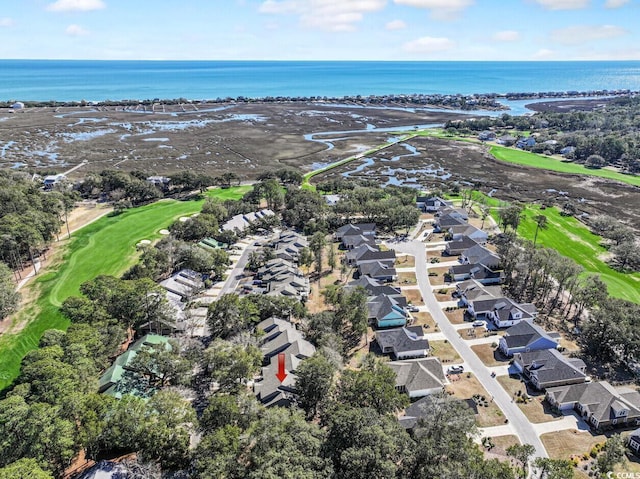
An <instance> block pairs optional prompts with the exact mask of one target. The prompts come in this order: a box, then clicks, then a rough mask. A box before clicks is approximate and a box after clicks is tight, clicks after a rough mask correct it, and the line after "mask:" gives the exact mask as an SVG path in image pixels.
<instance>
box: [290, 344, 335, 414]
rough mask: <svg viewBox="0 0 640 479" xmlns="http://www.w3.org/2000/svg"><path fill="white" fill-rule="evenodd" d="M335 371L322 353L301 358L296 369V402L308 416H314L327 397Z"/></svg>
mask: <svg viewBox="0 0 640 479" xmlns="http://www.w3.org/2000/svg"><path fill="white" fill-rule="evenodd" d="M335 371H336V369H335V366H334V365H333V364H332V363H331V362H329V360H328V359H327V358H326V357H325V356H323V355H322V354H315V355H314V356H312V357H310V358H308V359H305V360H303V361H302V362H301V363H300V365H299V366H298V368H297V369H296V376H297V379H296V391H297V393H298V403H299V404H300V407H301V408H302V409H304V411H305V412H306V413H307V417H308V418H314V417H315V416H316V415H317V414H318V410H319V408H320V407H321V406H322V404H323V403H324V402H325V401H326V400H327V399H328V397H329V390H330V389H331V385H332V383H333V376H334V373H335Z"/></svg>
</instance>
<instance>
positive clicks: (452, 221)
mask: <svg viewBox="0 0 640 479" xmlns="http://www.w3.org/2000/svg"><path fill="white" fill-rule="evenodd" d="M466 224H468V223H467V220H465V219H463V218H460V217H458V216H452V215H449V214H447V215H443V216H438V217H436V218H435V219H434V220H433V231H434V233H444V232H445V231H447V230H448V229H449V228H451V227H452V226H461V225H466Z"/></svg>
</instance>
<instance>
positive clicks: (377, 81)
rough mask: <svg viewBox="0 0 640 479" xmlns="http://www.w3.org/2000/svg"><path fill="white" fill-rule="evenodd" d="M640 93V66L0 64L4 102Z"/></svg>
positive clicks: (601, 63)
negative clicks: (563, 92) (419, 94)
mask: <svg viewBox="0 0 640 479" xmlns="http://www.w3.org/2000/svg"><path fill="white" fill-rule="evenodd" d="M603 89H608V90H617V89H629V90H640V61H598V62H369V61H367V62H327V61H322V62H306V61H305V62H303V61H291V62H279V61H94V60H0V100H4V101H49V100H55V101H80V100H86V101H104V100H126V99H128V100H131V99H134V100H147V99H155V98H158V99H176V98H186V99H189V100H205V99H210V100H214V99H218V98H227V97H231V98H237V97H249V98H261V97H268V96H271V97H276V96H288V97H295V96H306V97H308V96H320V97H324V96H327V97H343V96H354V95H363V96H365V95H386V94H413V93H421V94H438V93H439V94H456V93H461V94H471V93H508V92H550V91H554V92H557V91H591V90H603Z"/></svg>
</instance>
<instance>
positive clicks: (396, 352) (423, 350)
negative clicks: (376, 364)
mask: <svg viewBox="0 0 640 479" xmlns="http://www.w3.org/2000/svg"><path fill="white" fill-rule="evenodd" d="M376 342H377V343H378V346H380V350H381V351H382V354H390V355H391V356H392V357H393V358H394V359H398V360H402V359H410V358H424V357H426V356H428V354H429V341H427V340H426V339H425V338H424V331H423V329H422V326H406V327H402V328H393V329H384V330H380V331H376Z"/></svg>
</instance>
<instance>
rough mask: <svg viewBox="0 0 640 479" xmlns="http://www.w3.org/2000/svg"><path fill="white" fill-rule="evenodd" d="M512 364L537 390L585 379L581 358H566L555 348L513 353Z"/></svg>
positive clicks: (581, 381) (584, 366)
mask: <svg viewBox="0 0 640 479" xmlns="http://www.w3.org/2000/svg"><path fill="white" fill-rule="evenodd" d="M513 365H514V366H515V368H516V369H517V370H518V371H520V372H521V373H522V375H523V376H524V377H525V379H527V380H528V381H530V382H531V384H532V385H533V387H534V388H536V389H538V390H543V389H547V388H550V387H555V386H566V385H568V384H580V383H583V382H585V381H586V380H587V375H586V373H585V370H586V365H585V363H584V361H582V359H579V358H567V357H565V356H563V355H562V353H560V351H558V350H557V349H543V350H541V351H531V352H528V353H516V354H514V355H513Z"/></svg>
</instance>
